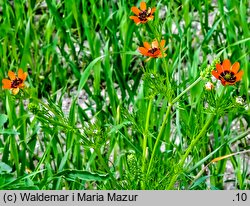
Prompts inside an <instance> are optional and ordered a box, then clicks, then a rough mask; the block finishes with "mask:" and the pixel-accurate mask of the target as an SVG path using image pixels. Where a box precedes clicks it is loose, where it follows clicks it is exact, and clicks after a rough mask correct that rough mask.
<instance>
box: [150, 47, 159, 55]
mask: <svg viewBox="0 0 250 206" xmlns="http://www.w3.org/2000/svg"><path fill="white" fill-rule="evenodd" d="M157 50H158V48H152V49H149V50H148V52H149V53H151V54H154V53H155V52H156V51H157Z"/></svg>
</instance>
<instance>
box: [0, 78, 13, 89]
mask: <svg viewBox="0 0 250 206" xmlns="http://www.w3.org/2000/svg"><path fill="white" fill-rule="evenodd" d="M2 83H3V88H4V89H11V81H10V80H9V79H3V80H2Z"/></svg>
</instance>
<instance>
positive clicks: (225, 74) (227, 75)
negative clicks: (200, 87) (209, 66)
mask: <svg viewBox="0 0 250 206" xmlns="http://www.w3.org/2000/svg"><path fill="white" fill-rule="evenodd" d="M222 78H223V79H224V80H226V81H227V82H230V83H234V82H235V81H236V76H235V75H234V73H233V72H230V71H224V72H222V73H220V77H219V79H222Z"/></svg>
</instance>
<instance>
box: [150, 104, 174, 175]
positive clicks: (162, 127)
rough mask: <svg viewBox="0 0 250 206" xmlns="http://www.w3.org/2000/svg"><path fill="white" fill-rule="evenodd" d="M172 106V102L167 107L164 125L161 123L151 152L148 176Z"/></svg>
mask: <svg viewBox="0 0 250 206" xmlns="http://www.w3.org/2000/svg"><path fill="white" fill-rule="evenodd" d="M171 107H172V104H169V105H168V108H167V111H166V114H165V117H164V120H163V122H162V125H161V128H160V132H159V134H158V136H157V138H156V141H155V144H154V148H153V151H152V154H151V158H150V161H149V165H148V170H147V175H146V177H147V176H148V175H149V172H150V169H151V166H152V163H153V159H154V155H155V151H156V148H157V146H158V143H159V141H160V139H161V136H162V133H163V131H164V129H165V125H166V123H167V120H168V116H169V114H170V110H171Z"/></svg>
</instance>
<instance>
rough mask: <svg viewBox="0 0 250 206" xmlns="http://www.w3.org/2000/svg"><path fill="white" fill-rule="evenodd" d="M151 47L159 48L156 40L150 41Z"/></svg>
mask: <svg viewBox="0 0 250 206" xmlns="http://www.w3.org/2000/svg"><path fill="white" fill-rule="evenodd" d="M152 48H159V44H158V41H157V40H155V41H153V42H152Z"/></svg>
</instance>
